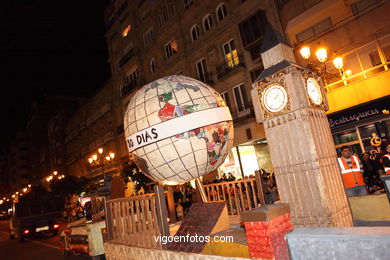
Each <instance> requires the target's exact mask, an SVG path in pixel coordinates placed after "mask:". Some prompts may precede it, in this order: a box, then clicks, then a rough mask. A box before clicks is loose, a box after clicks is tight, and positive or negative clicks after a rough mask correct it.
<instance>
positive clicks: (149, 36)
mask: <svg viewBox="0 0 390 260" xmlns="http://www.w3.org/2000/svg"><path fill="white" fill-rule="evenodd" d="M143 39H144V46H145V47H146V46H148V45H150V44H151V43H152V42H153V40H154V30H153V27H150V28H149V29H148V30H147V31H146V32H145V33H144V35H143Z"/></svg>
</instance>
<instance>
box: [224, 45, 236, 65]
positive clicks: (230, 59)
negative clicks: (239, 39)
mask: <svg viewBox="0 0 390 260" xmlns="http://www.w3.org/2000/svg"><path fill="white" fill-rule="evenodd" d="M223 52H224V54H225V59H226V62H227V65H228V67H230V68H233V67H235V66H237V65H238V64H239V58H238V53H237V49H236V47H235V44H234V40H230V41H229V42H227V43H225V44H224V45H223Z"/></svg>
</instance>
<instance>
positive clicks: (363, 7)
mask: <svg viewBox="0 0 390 260" xmlns="http://www.w3.org/2000/svg"><path fill="white" fill-rule="evenodd" d="M381 1H382V0H360V1H356V2H354V3H353V4H351V9H352V12H353V14H354V15H358V14H360V13H362V12H363V11H367V10H369V9H370V7H372V6H374V5H375V4H377V3H378V2H381Z"/></svg>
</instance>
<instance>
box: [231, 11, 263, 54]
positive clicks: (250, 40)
mask: <svg viewBox="0 0 390 260" xmlns="http://www.w3.org/2000/svg"><path fill="white" fill-rule="evenodd" d="M266 24H267V18H266V16H265V13H264V11H263V10H259V11H257V12H255V13H254V14H253V15H251V16H250V17H249V18H248V19H246V20H244V21H243V22H241V23H240V24H239V25H238V26H239V28H240V34H241V39H242V43H243V45H244V48H245V49H246V50H248V51H249V52H250V53H251V57H252V59H257V58H259V57H260V48H261V44H262V40H263V37H264V32H265V26H266Z"/></svg>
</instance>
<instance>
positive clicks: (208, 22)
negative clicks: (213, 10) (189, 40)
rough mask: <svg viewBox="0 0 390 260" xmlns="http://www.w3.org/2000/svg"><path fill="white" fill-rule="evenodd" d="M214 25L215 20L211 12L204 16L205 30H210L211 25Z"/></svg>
mask: <svg viewBox="0 0 390 260" xmlns="http://www.w3.org/2000/svg"><path fill="white" fill-rule="evenodd" d="M212 26H213V22H212V20H211V15H210V14H207V15H206V16H205V17H204V18H203V30H204V31H205V32H208V31H209V30H210V29H211V27H212Z"/></svg>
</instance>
